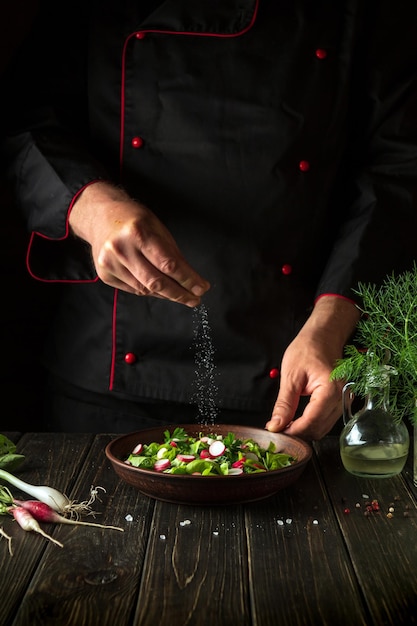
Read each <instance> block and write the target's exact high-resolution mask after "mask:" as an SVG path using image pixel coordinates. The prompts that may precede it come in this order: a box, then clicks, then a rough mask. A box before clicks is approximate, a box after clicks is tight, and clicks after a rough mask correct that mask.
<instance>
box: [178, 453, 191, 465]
mask: <svg viewBox="0 0 417 626" xmlns="http://www.w3.org/2000/svg"><path fill="white" fill-rule="evenodd" d="M177 459H178V461H182V462H183V463H190V461H194V459H195V456H194V454H177Z"/></svg>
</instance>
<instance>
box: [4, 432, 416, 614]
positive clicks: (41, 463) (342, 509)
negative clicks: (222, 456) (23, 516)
mask: <svg viewBox="0 0 417 626" xmlns="http://www.w3.org/2000/svg"><path fill="white" fill-rule="evenodd" d="M5 434H7V435H8V436H9V437H10V438H11V439H13V440H14V441H16V443H17V451H18V452H19V453H21V454H24V455H25V461H24V464H23V465H22V466H21V467H20V468H19V470H18V472H16V473H18V475H19V477H21V478H22V479H23V480H25V481H27V482H30V483H32V484H38V485H50V486H53V487H55V488H56V489H59V490H60V491H62V492H63V493H65V494H66V495H68V496H69V497H70V498H71V499H73V500H76V501H83V500H88V498H89V494H90V489H91V487H92V486H96V487H97V486H100V487H102V488H103V490H105V491H101V490H100V491H99V494H100V499H101V501H98V500H97V501H96V502H95V503H94V506H93V508H94V510H95V511H97V512H98V513H99V515H98V516H96V518H95V520H92V521H96V522H100V523H102V524H109V525H116V526H121V527H123V528H124V529H125V531H124V532H119V531H115V530H102V529H99V528H92V527H84V526H66V525H59V526H53V525H51V524H43V525H42V527H43V528H44V530H46V532H48V533H49V534H51V535H52V536H53V537H54V538H55V539H57V540H59V541H60V542H61V543H62V544H63V546H64V547H63V548H60V547H59V546H57V545H55V544H53V543H51V542H49V541H47V540H45V539H44V538H42V537H41V536H40V535H37V534H34V533H31V532H24V531H23V530H22V529H20V528H19V527H18V525H17V523H16V522H15V521H14V520H13V519H12V518H11V517H10V516H7V515H3V516H2V517H1V518H0V524H1V526H2V528H3V530H4V531H5V532H7V534H9V535H10V536H11V537H12V546H13V556H11V555H10V554H9V552H8V542H7V541H6V540H5V539H4V538H2V539H0V589H1V602H0V624H1V626H9V625H10V626H36V625H37V624H39V625H42V626H45V625H49V624H50V625H51V626H52V625H53V626H64V625H65V626H81V625H86V626H95V625H97V626H99V625H100V626H106V625H108V626H156V625H160V624H161V625H162V624H170V625H172V626H205V625H206V624H207V625H210V626H212V625H213V624H215V625H216V626H232V625H233V626H235V625H237V624H238V625H239V626H266V625H271V626H281V625H290V626H292V625H308V626H311V625H314V626H315V625H316V624H317V625H331V626H333V625H337V626H339V625H345V624H346V625H347V624H349V626H356V625H357V624H358V625H360V624H364V625H367V626H368V625H375V626H380V625H382V624H393V625H394V624H395V626H398V625H399V624H414V623H417V500H416V495H417V492H416V490H415V488H414V487H413V484H412V480H411V477H412V471H411V454H410V458H409V462H408V464H407V467H406V469H405V470H404V472H403V474H402V475H401V476H396V477H393V478H384V479H362V478H356V477H354V476H351V475H350V474H348V473H347V472H346V471H345V470H344V469H343V466H342V465H341V461H340V456H339V448H338V439H337V437H332V436H328V437H326V438H324V439H323V440H322V441H321V442H319V443H315V444H314V454H313V458H312V460H311V461H310V463H309V465H308V466H307V468H306V469H305V471H304V473H303V474H302V476H301V478H300V479H299V480H298V481H297V482H296V483H295V484H293V485H291V486H290V487H288V488H286V489H284V490H282V491H281V492H279V493H278V494H276V495H275V496H273V497H272V498H269V499H267V500H262V501H260V502H257V503H251V504H245V505H238V506H230V507H229V506H224V507H198V506H185V505H175V504H170V503H164V502H160V501H155V500H152V499H150V498H148V497H146V496H143V495H142V494H141V493H139V492H138V491H137V490H135V489H134V488H133V487H131V486H129V485H126V484H125V483H123V482H121V481H120V480H119V478H118V477H117V476H116V474H115V473H114V471H113V469H112V467H111V465H110V463H109V462H108V461H107V459H106V457H105V454H104V448H105V446H106V444H107V443H108V442H109V441H110V439H112V438H114V436H115V435H109V434H102V435H89V434H62V433H59V434H56V433H54V434H51V433H26V434H22V435H20V434H17V433H5ZM13 494H14V495H16V490H15V489H14V488H13ZM26 497H27V496H26ZM372 501H376V502H377V503H378V505H379V510H378V511H374V510H373V511H371V512H368V511H367V505H368V504H369V503H370V502H372ZM390 509H391V511H390ZM84 519H85V518H84Z"/></svg>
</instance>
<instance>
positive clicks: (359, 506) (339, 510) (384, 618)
mask: <svg viewBox="0 0 417 626" xmlns="http://www.w3.org/2000/svg"><path fill="white" fill-rule="evenodd" d="M316 447H317V449H318V453H319V458H320V465H321V467H322V471H323V474H324V477H325V481H326V485H327V489H328V494H329V498H330V501H331V503H332V504H333V508H334V511H335V515H336V517H337V520H338V523H339V524H340V527H341V530H342V533H343V536H344V539H345V542H346V546H347V549H348V551H349V554H350V558H351V559H352V561H353V564H354V568H355V572H356V575H357V577H358V581H359V584H360V586H361V588H362V592H363V594H364V595H365V598H366V602H367V605H368V608H369V611H370V613H371V616H372V619H373V621H372V622H371V623H374V624H376V625H379V624H393V625H394V624H395V625H398V624H415V623H417V567H416V565H417V508H416V504H415V501H414V500H413V498H412V496H411V494H410V491H409V488H408V486H407V484H406V482H405V481H404V478H403V477H402V476H395V477H392V478H377V479H362V478H358V477H352V476H351V475H350V474H349V473H348V472H346V471H345V470H344V468H343V466H342V464H341V460H340V455H339V448H338V446H336V445H334V442H332V441H331V440H330V439H324V440H323V441H321V442H319V443H318V444H316ZM374 500H375V501H377V502H378V505H379V511H372V512H369V514H368V511H367V510H366V507H367V503H372V501H374ZM390 508H392V509H394V510H393V511H392V512H390V510H389V509H390ZM347 510H348V511H349V513H348V512H347ZM391 515H392V517H391Z"/></svg>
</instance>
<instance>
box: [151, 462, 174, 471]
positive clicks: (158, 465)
mask: <svg viewBox="0 0 417 626" xmlns="http://www.w3.org/2000/svg"><path fill="white" fill-rule="evenodd" d="M169 467H171V462H170V460H169V459H159V460H158V461H155V464H154V466H153V468H154V470H156V471H157V472H163V471H164V470H166V469H168V468H169Z"/></svg>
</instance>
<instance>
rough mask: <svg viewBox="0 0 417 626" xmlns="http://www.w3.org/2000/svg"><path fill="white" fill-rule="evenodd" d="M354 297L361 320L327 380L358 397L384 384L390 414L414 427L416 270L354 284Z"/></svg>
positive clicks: (416, 403) (416, 390) (416, 417)
mask: <svg viewBox="0 0 417 626" xmlns="http://www.w3.org/2000/svg"><path fill="white" fill-rule="evenodd" d="M355 293H356V294H357V295H358V296H359V299H360V301H361V305H360V310H361V312H362V316H361V318H360V320H359V322H358V325H357V327H356V331H355V334H354V336H353V343H352V344H349V345H347V346H345V356H344V358H342V359H339V360H338V361H337V362H336V364H335V368H334V369H333V371H332V373H331V380H345V381H346V382H353V383H354V392H355V395H359V396H362V397H365V396H366V395H368V394H369V393H370V392H371V391H372V389H373V390H375V389H376V388H378V387H379V388H380V389H381V390H383V388H384V387H385V385H386V384H389V390H388V402H389V410H390V412H391V413H392V414H393V416H394V417H395V418H397V419H403V418H404V417H407V418H408V419H409V420H410V421H411V423H413V424H417V266H416V265H414V266H413V268H412V270H410V271H406V272H403V273H402V274H399V275H397V276H396V275H395V274H394V273H393V274H391V275H388V276H387V277H386V278H385V280H384V282H383V283H382V284H381V285H380V286H376V285H374V284H370V283H359V284H358V288H357V289H356V290H355ZM382 395H383V394H382V393H381V394H380V396H379V397H380V402H382Z"/></svg>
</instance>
